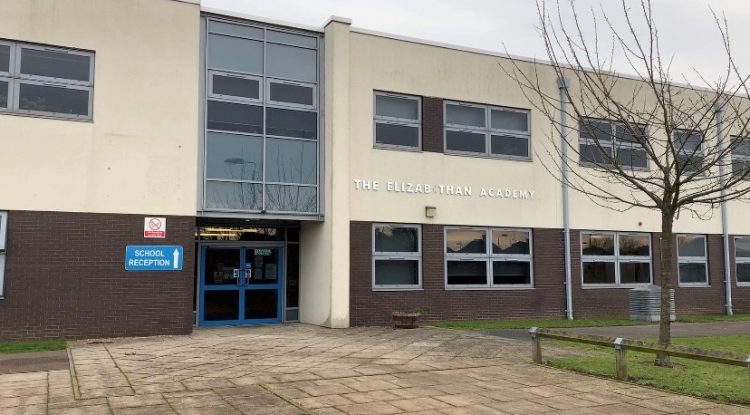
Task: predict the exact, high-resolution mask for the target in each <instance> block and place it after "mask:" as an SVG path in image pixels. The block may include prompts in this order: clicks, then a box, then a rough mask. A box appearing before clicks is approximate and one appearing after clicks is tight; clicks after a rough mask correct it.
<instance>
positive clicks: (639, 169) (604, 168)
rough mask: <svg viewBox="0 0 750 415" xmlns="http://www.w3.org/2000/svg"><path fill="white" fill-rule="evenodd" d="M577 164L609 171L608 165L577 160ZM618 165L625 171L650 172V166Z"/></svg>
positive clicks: (570, 163) (569, 163)
mask: <svg viewBox="0 0 750 415" xmlns="http://www.w3.org/2000/svg"><path fill="white" fill-rule="evenodd" d="M574 164H575V162H568V165H574ZM578 165H579V166H580V167H585V168H587V169H597V170H602V171H609V170H610V169H609V168H608V166H605V165H603V164H596V163H588V162H584V161H579V162H578ZM620 167H621V168H622V169H623V170H625V171H630V170H633V171H634V172H636V173H650V172H651V168H650V167H630V168H628V167H627V166H620Z"/></svg>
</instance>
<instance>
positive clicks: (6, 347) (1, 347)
mask: <svg viewBox="0 0 750 415" xmlns="http://www.w3.org/2000/svg"><path fill="white" fill-rule="evenodd" d="M65 345H66V343H65V340H63V339H54V340H29V341H20V342H9V343H0V354H8V353H27V352H48V351H53V350H63V349H65Z"/></svg>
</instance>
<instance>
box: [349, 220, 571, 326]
mask: <svg viewBox="0 0 750 415" xmlns="http://www.w3.org/2000/svg"><path fill="white" fill-rule="evenodd" d="M443 235H444V234H443V226H442V225H422V287H423V290H419V291H391V292H388V291H373V290H372V288H371V287H372V222H351V224H350V244H351V245H350V279H351V281H350V283H351V284H350V313H351V314H350V318H351V324H352V325H353V326H361V325H388V324H391V317H390V316H391V313H392V312H393V311H408V310H412V309H415V308H420V309H422V310H423V318H424V319H425V320H467V319H490V318H492V319H510V318H529V317H550V318H553V317H558V318H559V317H562V316H564V314H565V311H564V309H565V297H564V286H563V283H562V281H563V275H564V274H563V268H562V263H563V258H562V252H563V249H562V232H561V231H560V230H555V229H534V230H533V234H532V237H533V255H534V288H533V289H521V290H473V291H472V290H454V291H447V290H446V289H445V282H444V281H445V277H444V262H443V250H444V244H443V238H444V236H443Z"/></svg>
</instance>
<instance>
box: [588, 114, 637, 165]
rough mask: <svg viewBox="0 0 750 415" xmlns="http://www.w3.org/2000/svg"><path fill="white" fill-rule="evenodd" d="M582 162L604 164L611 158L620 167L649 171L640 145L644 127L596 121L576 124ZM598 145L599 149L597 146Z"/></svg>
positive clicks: (589, 120)
mask: <svg viewBox="0 0 750 415" xmlns="http://www.w3.org/2000/svg"><path fill="white" fill-rule="evenodd" d="M578 132H579V142H578V144H579V153H580V156H581V163H584V164H587V163H590V164H595V165H607V164H609V163H610V161H609V160H610V159H612V160H615V161H616V162H617V164H618V165H620V166H622V167H629V168H633V169H642V170H646V169H648V156H647V154H646V150H644V149H643V147H642V146H641V143H642V142H643V140H646V126H645V125H642V124H630V125H629V126H626V125H624V124H620V123H615V122H612V121H607V120H599V119H595V118H582V119H581V120H579V122H578ZM597 143H598V146H597Z"/></svg>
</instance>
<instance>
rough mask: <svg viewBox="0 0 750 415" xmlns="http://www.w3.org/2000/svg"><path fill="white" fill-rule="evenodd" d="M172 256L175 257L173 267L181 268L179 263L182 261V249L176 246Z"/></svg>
mask: <svg viewBox="0 0 750 415" xmlns="http://www.w3.org/2000/svg"><path fill="white" fill-rule="evenodd" d="M172 256H173V257H174V265H173V266H172V268H174V269H177V268H179V267H178V266H177V265H178V264H179V263H180V251H179V250H178V249H177V248H175V250H174V252H173V253H172Z"/></svg>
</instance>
